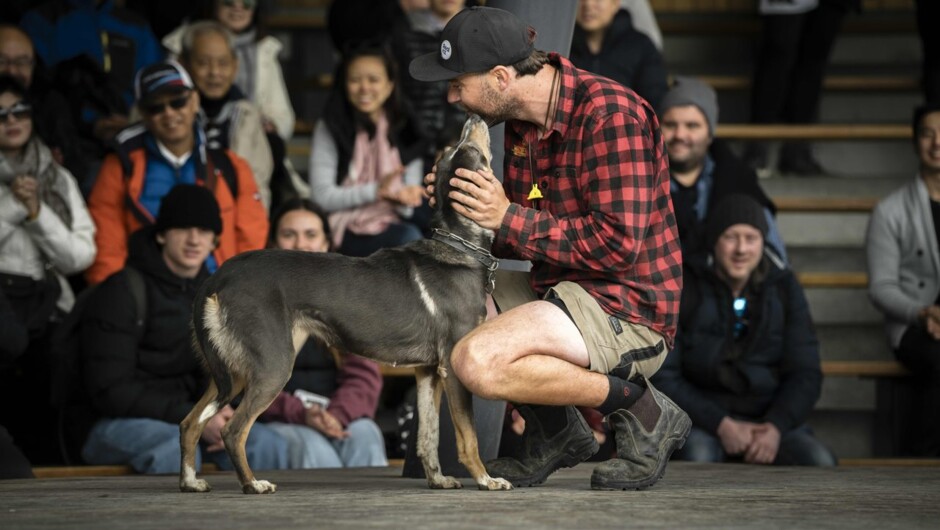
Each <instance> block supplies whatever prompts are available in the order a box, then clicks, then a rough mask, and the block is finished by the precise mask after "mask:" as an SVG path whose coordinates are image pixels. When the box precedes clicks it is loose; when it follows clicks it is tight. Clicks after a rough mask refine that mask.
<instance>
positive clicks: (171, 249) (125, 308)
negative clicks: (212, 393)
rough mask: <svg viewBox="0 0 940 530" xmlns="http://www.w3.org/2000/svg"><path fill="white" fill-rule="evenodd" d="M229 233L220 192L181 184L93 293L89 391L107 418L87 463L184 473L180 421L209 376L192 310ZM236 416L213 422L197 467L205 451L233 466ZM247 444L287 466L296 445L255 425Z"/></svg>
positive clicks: (264, 465) (91, 440)
mask: <svg viewBox="0 0 940 530" xmlns="http://www.w3.org/2000/svg"><path fill="white" fill-rule="evenodd" d="M221 231H222V220H221V218H220V215H219V206H218V203H217V202H216V201H215V198H214V197H213V195H212V192H210V191H209V190H207V189H206V188H203V187H201V186H197V185H188V184H184V185H178V186H176V187H174V188H173V189H171V190H170V192H169V193H168V194H167V195H166V196H165V197H164V198H163V201H162V203H161V205H160V210H159V215H158V216H157V221H156V223H155V224H153V225H151V226H148V227H145V228H142V229H140V230H138V231H137V232H135V233H134V234H133V235H132V236H131V239H130V244H129V255H128V261H127V265H126V266H125V268H124V269H122V270H121V271H118V272H117V273H115V274H113V275H111V276H110V277H108V279H107V280H105V281H104V282H103V283H102V284H101V285H99V286H98V287H97V288H96V291H95V292H94V293H92V295H91V296H92V299H90V300H89V301H88V306H87V308H86V313H85V315H84V317H83V320H82V324H81V326H82V327H81V364H82V370H83V376H84V383H85V384H84V390H85V393H86V394H87V397H88V400H89V401H90V403H89V404H90V406H91V409H92V411H93V412H94V414H95V415H96V416H97V421H95V422H94V424H93V426H92V428H91V431H90V433H89V434H88V436H87V438H86V440H85V443H84V447H83V449H82V457H83V459H84V460H85V462H86V463H88V464H92V465H115V464H121V465H130V466H131V467H133V468H134V470H135V471H137V472H138V473H178V472H179V466H180V441H179V425H178V424H179V422H180V421H182V419H183V418H184V417H186V415H187V414H189V412H190V411H191V410H192V409H193V407H194V406H195V404H196V401H197V400H198V399H199V397H200V396H202V393H203V391H204V390H205V386H206V383H207V381H206V377H205V375H204V373H203V371H202V367H201V366H200V362H199V359H198V357H197V355H196V353H195V352H194V350H193V347H192V338H191V336H190V321H191V319H192V309H191V308H192V303H193V298H194V296H195V294H196V289H197V287H198V286H199V285H200V283H201V282H202V281H203V280H205V279H206V277H208V274H209V273H208V271H207V270H206V266H205V260H206V258H207V257H208V255H209V253H210V252H211V251H212V250H213V249H214V248H215V242H216V241H217V240H218V234H219V233H220V232H221ZM128 267H132V268H134V269H135V270H136V272H137V273H139V274H140V276H141V277H142V278H143V283H144V286H145V293H146V301H147V303H146V306H145V307H146V314H145V315H137V314H136V313H137V310H136V307H137V304H136V302H135V299H134V295H133V294H132V292H131V283H130V281H131V280H130V279H129V275H130V274H132V273H129V272H128V270H127V268H128ZM140 316H144V317H145V322H144V324H143V329H142V330H140V329H139V327H138V325H137V323H136V319H137V318H138V317H140ZM232 413H233V410H232V408H231V407H230V406H226V407H225V408H223V409H222V410H220V411H219V412H218V413H217V414H216V415H215V416H214V417H213V418H212V419H210V420H209V423H208V424H207V425H206V428H205V430H204V431H203V434H202V441H201V442H202V443H201V446H202V451H201V455H200V454H197V464H196V465H197V468H198V467H199V466H200V465H201V464H200V461H201V458H202V459H208V460H210V461H212V462H214V463H215V464H216V465H218V466H219V467H220V468H222V469H232V466H231V463H230V462H229V460H228V457H227V456H226V454H225V452H224V451H222V449H223V445H222V439H221V434H220V431H221V428H222V427H223V426H224V425H225V423H226V421H227V420H228V419H229V418H231V416H232ZM246 448H247V452H248V460H249V463H250V465H251V466H252V468H254V469H280V468H284V467H285V466H286V463H287V443H286V442H285V441H284V439H283V438H281V437H280V436H279V435H277V434H276V433H274V432H272V431H270V430H269V429H267V428H266V427H265V426H264V425H255V426H254V427H253V428H252V429H251V434H250V435H249V436H248V444H247V447H246ZM200 457H201V458H200Z"/></svg>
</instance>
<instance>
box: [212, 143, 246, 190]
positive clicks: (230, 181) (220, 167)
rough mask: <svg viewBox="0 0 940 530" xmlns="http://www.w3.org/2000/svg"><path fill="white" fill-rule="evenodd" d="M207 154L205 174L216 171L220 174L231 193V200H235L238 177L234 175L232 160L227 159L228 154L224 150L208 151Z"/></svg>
mask: <svg viewBox="0 0 940 530" xmlns="http://www.w3.org/2000/svg"><path fill="white" fill-rule="evenodd" d="M207 152H208V155H209V156H208V160H207V164H208V166H209V167H207V168H206V169H207V172H211V171H218V172H219V173H221V176H222V178H224V179H225V184H226V185H228V189H229V190H231V191H232V198H233V199H237V198H238V175H236V174H235V165H234V164H232V159H231V158H229V157H228V153H227V152H226V150H224V149H208V150H207Z"/></svg>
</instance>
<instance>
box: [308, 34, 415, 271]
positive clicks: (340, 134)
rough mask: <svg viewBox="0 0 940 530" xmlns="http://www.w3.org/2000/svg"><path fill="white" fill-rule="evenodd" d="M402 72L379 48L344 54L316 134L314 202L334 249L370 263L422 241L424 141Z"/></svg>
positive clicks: (312, 168) (312, 159)
mask: <svg viewBox="0 0 940 530" xmlns="http://www.w3.org/2000/svg"><path fill="white" fill-rule="evenodd" d="M396 79H397V66H396V65H395V63H394V61H393V60H392V59H391V57H390V56H389V54H388V52H387V51H386V50H384V49H382V48H378V47H359V48H357V49H354V50H352V51H349V52H347V53H346V54H345V57H344V60H343V62H342V64H341V65H340V67H339V69H338V71H337V75H336V82H335V84H334V90H333V93H332V94H331V96H330V98H329V100H328V101H327V105H326V108H325V109H324V112H323V117H322V118H321V119H320V120H319V121H318V122H317V124H316V127H315V129H314V133H313V145H312V149H311V155H310V195H311V197H310V198H311V199H312V200H313V201H314V202H315V203H317V204H318V205H319V206H320V207H322V208H323V209H324V210H325V211H326V212H327V213H328V214H329V223H330V225H331V226H332V227H333V248H335V249H338V251H339V252H340V253H342V254H346V255H351V256H367V255H369V254H371V253H373V252H375V251H376V250H378V249H380V248H383V247H393V246H398V245H402V244H405V243H408V242H409V241H414V240H416V239H420V238H422V237H423V235H422V229H421V227H419V225H418V224H417V223H413V222H410V221H409V220H408V219H409V218H410V217H411V216H412V214H413V212H414V209H415V208H416V207H421V206H422V201H423V188H422V186H421V179H422V178H423V176H424V171H423V168H422V159H421V156H420V155H421V154H422V153H423V152H424V147H425V145H426V143H425V139H424V138H423V137H422V135H421V134H420V133H419V131H418V130H417V128H416V125H415V123H416V122H415V120H412V119H411V118H410V116H409V114H408V112H407V111H406V110H405V109H404V108H403V106H402V102H401V98H400V95H399V91H398V87H397V83H396Z"/></svg>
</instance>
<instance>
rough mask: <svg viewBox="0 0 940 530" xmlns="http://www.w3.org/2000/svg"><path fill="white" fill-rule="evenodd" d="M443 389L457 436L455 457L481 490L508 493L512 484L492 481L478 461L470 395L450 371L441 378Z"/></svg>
mask: <svg viewBox="0 0 940 530" xmlns="http://www.w3.org/2000/svg"><path fill="white" fill-rule="evenodd" d="M442 386H443V387H444V392H445V393H446V394H447V407H448V409H449V410H450V417H451V419H452V420H453V422H454V432H455V434H456V437H457V458H458V459H459V460H460V463H461V464H463V465H464V466H465V467H466V468H467V471H469V472H470V476H471V477H473V480H475V481H476V483H477V486H478V487H479V488H480V489H481V490H510V489H512V484H510V483H509V482H508V481H506V480H505V479H501V478H493V477H491V476H490V475H489V474H488V473H487V472H486V467H485V466H484V465H483V461H482V460H481V459H480V447H479V444H478V441H477V433H476V429H475V428H474V426H473V396H472V395H471V394H470V391H469V390H467V388H466V387H465V386H463V383H461V382H460V381H459V380H458V379H457V378H456V377H455V376H454V375H453V372H449V373H447V374H446V375H444V377H443V383H442Z"/></svg>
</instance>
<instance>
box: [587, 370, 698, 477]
mask: <svg viewBox="0 0 940 530" xmlns="http://www.w3.org/2000/svg"><path fill="white" fill-rule="evenodd" d="M634 382H635V383H637V384H638V385H640V386H645V387H646V392H643V395H642V396H640V399H638V400H637V401H636V403H634V404H633V405H631V406H630V408H629V409H620V410H618V411H616V412H612V413H611V414H610V415H609V416H607V422H608V424H609V425H610V428H611V430H613V432H614V440H615V441H616V443H617V458H612V459H610V460H608V461H606V462H604V463H602V464H600V465H599V466H597V467H596V468H594V473H593V474H592V475H591V488H592V489H596V490H642V489H646V488H648V487H650V486H652V485H653V484H656V482H657V481H659V479H661V478H662V476H663V474H664V473H665V472H666V463H667V462H668V461H669V457H670V456H671V455H672V452H673V451H675V450H676V449H681V448H682V446H683V445H684V444H685V439H686V437H687V436H688V435H689V430H690V429H691V428H692V420H691V419H689V415H688V414H686V413H685V412H684V411H683V410H682V409H680V408H679V406H678V405H676V404H675V403H673V402H672V400H671V399H669V398H668V397H666V396H665V395H664V394H662V393H660V392H659V391H657V390H656V389H655V388H653V385H651V384H650V383H649V381H647V380H646V379H645V378H643V377H640V378H639V379H637V380H635V381H634Z"/></svg>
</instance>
